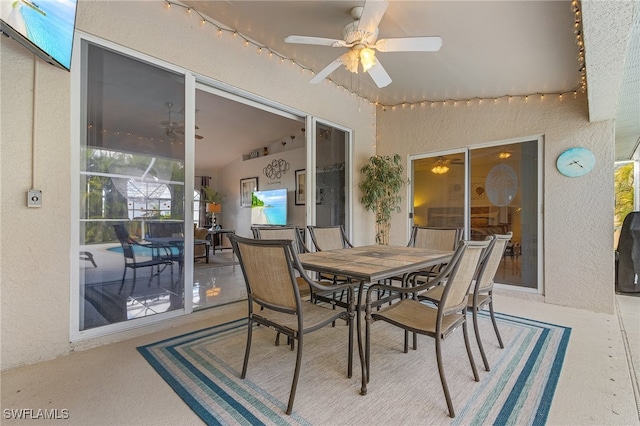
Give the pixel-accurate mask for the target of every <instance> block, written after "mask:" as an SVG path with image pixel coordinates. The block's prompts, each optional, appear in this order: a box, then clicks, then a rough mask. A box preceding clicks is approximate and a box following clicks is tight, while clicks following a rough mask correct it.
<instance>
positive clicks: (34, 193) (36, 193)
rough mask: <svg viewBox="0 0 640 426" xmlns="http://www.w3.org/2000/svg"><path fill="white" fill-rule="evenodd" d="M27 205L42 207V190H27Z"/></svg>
mask: <svg viewBox="0 0 640 426" xmlns="http://www.w3.org/2000/svg"><path fill="white" fill-rule="evenodd" d="M27 207H42V191H40V190H38V189H32V190H31V191H28V192H27Z"/></svg>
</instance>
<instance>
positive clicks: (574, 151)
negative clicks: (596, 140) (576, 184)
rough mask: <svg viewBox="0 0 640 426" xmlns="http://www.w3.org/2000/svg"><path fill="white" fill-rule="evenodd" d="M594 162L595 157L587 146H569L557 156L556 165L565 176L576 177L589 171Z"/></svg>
mask: <svg viewBox="0 0 640 426" xmlns="http://www.w3.org/2000/svg"><path fill="white" fill-rule="evenodd" d="M595 164H596V157H595V156H594V155H593V152H591V151H590V150H589V149H587V148H581V147H576V148H570V149H567V150H566V151H565V152H563V153H562V154H560V155H559V156H558V160H557V161H556V167H557V168H558V171H559V172H560V173H562V174H563V175H565V176H569V177H578V176H584V175H586V174H587V173H589V172H590V171H591V170H592V169H593V166H594V165H595Z"/></svg>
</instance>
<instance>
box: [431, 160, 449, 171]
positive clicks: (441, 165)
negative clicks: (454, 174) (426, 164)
mask: <svg viewBox="0 0 640 426" xmlns="http://www.w3.org/2000/svg"><path fill="white" fill-rule="evenodd" d="M448 171H449V167H447V165H446V164H445V163H444V162H443V161H440V160H438V162H437V163H436V165H435V166H433V168H432V169H431V173H435V174H437V175H443V174H445V173H447V172H448Z"/></svg>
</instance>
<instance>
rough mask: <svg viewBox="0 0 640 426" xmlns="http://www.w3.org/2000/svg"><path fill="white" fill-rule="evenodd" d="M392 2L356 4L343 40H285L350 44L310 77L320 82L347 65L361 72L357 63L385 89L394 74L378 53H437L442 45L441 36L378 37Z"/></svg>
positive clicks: (292, 37) (372, 0) (294, 37)
mask: <svg viewBox="0 0 640 426" xmlns="http://www.w3.org/2000/svg"><path fill="white" fill-rule="evenodd" d="M388 6H389V3H387V2H386V1H384V0H366V2H365V4H364V7H362V6H356V7H354V8H352V9H351V17H352V18H353V19H354V21H353V22H350V23H348V24H347V25H346V26H345V27H344V29H343V30H342V40H338V39H331V38H322V37H310V36H298V35H290V36H288V37H287V38H285V39H284V41H285V42H286V43H297V44H315V45H320V46H330V47H347V48H349V51H348V52H347V53H344V54H343V55H341V56H340V57H338V59H336V60H335V61H333V62H332V63H330V64H329V65H327V66H326V67H325V68H324V69H323V70H322V71H320V72H319V73H318V74H316V75H315V77H313V78H312V79H311V80H310V83H319V82H321V81H322V80H324V79H325V77H327V76H328V75H329V74H331V73H332V72H333V71H335V70H336V69H338V68H339V67H340V65H344V66H345V67H346V68H347V70H349V71H351V72H352V73H357V72H358V63H360V64H361V65H362V69H363V71H364V72H369V75H370V76H371V78H372V79H373V81H374V82H375V83H376V86H378V87H379V88H383V87H386V86H388V85H389V83H391V77H390V76H389V74H388V73H387V71H386V70H385V69H384V67H383V66H382V64H380V61H378V60H377V59H376V57H375V51H376V50H377V51H379V52H435V51H438V50H440V47H441V46H442V38H441V37H437V36H434V37H403V38H387V39H384V38H383V39H380V40H378V24H379V23H380V21H381V20H382V17H383V15H384V13H385V12H386V10H387V7H388Z"/></svg>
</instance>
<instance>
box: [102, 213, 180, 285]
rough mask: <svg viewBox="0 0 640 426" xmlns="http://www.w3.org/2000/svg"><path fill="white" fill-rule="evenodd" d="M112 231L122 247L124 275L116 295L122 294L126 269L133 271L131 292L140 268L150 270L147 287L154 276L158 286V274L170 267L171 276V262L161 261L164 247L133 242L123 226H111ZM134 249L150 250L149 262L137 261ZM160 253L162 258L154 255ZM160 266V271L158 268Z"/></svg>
mask: <svg viewBox="0 0 640 426" xmlns="http://www.w3.org/2000/svg"><path fill="white" fill-rule="evenodd" d="M113 229H114V230H115V232H116V236H117V237H118V241H120V245H121V246H122V254H123V255H124V274H122V283H121V284H120V289H119V290H118V294H120V293H121V292H122V288H123V287H124V281H125V278H126V276H127V268H130V269H132V270H133V285H132V286H131V292H132V293H133V290H134V289H135V287H136V271H137V270H138V269H140V268H151V274H150V276H149V285H151V280H152V279H153V277H154V275H155V276H156V277H157V279H158V286H160V273H161V272H162V271H163V270H164V268H166V267H167V266H171V268H172V269H171V274H172V275H173V262H172V261H171V260H168V259H163V256H166V255H167V251H166V247H163V246H158V245H155V244H141V243H139V242H137V241H135V240H134V239H133V238H131V237H130V236H129V231H128V230H127V227H126V226H125V225H124V224H115V225H113ZM135 247H144V248H146V249H150V250H151V253H152V258H151V260H142V261H140V260H137V259H136V254H135ZM159 251H161V252H162V253H164V255H163V256H160V255H156V254H154V253H158V252H159ZM154 266H156V267H157V268H158V270H157V272H156V273H155V274H154V273H153V267H154ZM161 266H162V269H160V267H161Z"/></svg>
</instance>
